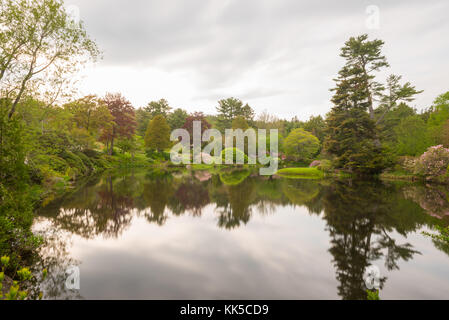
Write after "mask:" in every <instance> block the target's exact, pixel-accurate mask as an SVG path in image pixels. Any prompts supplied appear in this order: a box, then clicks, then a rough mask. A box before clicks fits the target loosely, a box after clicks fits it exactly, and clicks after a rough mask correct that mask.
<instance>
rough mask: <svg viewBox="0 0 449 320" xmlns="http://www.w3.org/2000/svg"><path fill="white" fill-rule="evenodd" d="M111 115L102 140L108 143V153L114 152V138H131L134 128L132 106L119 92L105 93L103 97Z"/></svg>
mask: <svg viewBox="0 0 449 320" xmlns="http://www.w3.org/2000/svg"><path fill="white" fill-rule="evenodd" d="M103 102H104V103H105V104H106V105H107V107H108V109H109V112H110V113H111V115H112V117H113V121H112V126H111V128H110V129H108V130H106V131H105V132H103V135H102V140H103V141H106V143H108V144H109V143H110V147H109V154H111V155H112V153H113V152H114V140H115V139H116V138H131V137H132V136H133V135H134V132H135V130H136V121H135V113H134V108H133V106H132V105H131V103H130V102H129V101H128V100H126V98H125V97H123V96H122V95H121V94H120V93H115V94H113V93H107V94H106V96H105V97H104V99H103Z"/></svg>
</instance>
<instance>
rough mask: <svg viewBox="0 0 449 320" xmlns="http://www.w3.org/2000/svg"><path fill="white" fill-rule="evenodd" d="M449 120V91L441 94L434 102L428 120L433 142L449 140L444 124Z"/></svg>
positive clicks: (440, 142)
mask: <svg viewBox="0 0 449 320" xmlns="http://www.w3.org/2000/svg"><path fill="white" fill-rule="evenodd" d="M448 120H449V91H448V92H446V93H443V94H441V95H439V96H438V97H437V98H436V99H435V101H434V102H433V105H432V108H431V112H430V115H429V120H428V121H427V126H428V132H429V136H430V138H431V139H432V144H443V142H445V141H447V138H446V137H445V135H444V134H445V133H447V132H446V131H445V130H443V129H444V125H445V124H446V122H447V121H448Z"/></svg>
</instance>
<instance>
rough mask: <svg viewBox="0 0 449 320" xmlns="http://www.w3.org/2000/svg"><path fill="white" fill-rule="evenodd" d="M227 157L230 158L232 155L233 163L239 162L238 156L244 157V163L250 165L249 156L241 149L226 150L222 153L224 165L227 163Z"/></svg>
mask: <svg viewBox="0 0 449 320" xmlns="http://www.w3.org/2000/svg"><path fill="white" fill-rule="evenodd" d="M226 155H228V157H229V158H230V157H231V155H232V162H233V163H236V162H237V155H239V156H240V157H243V161H244V163H248V156H247V155H246V154H245V153H244V152H243V151H242V150H240V149H237V148H226V149H224V150H223V151H222V152H221V159H222V160H223V163H226Z"/></svg>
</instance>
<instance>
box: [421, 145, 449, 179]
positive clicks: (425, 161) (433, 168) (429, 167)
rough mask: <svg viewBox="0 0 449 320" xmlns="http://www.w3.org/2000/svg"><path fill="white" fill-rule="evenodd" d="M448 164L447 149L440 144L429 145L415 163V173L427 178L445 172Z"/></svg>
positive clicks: (448, 154) (448, 153)
mask: <svg viewBox="0 0 449 320" xmlns="http://www.w3.org/2000/svg"><path fill="white" fill-rule="evenodd" d="M448 166H449V149H447V148H444V147H443V146H442V145H439V146H433V147H430V148H429V149H428V150H427V151H426V152H424V153H423V154H422V155H421V156H420V157H419V159H418V160H417V161H416V164H415V173H416V174H419V175H422V176H425V177H427V178H432V177H438V176H441V175H443V174H445V173H446V171H447V168H448Z"/></svg>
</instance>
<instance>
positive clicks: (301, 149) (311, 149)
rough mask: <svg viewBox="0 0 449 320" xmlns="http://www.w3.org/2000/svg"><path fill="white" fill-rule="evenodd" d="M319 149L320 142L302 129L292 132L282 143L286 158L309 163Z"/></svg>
mask: <svg viewBox="0 0 449 320" xmlns="http://www.w3.org/2000/svg"><path fill="white" fill-rule="evenodd" d="M319 149H320V141H319V140H318V138H317V137H315V136H314V135H313V134H311V133H310V132H307V131H305V130H304V129H301V128H299V129H295V130H293V131H292V132H291V133H290V134H289V135H288V137H287V138H286V139H285V141H284V151H285V153H286V154H287V156H289V157H291V158H293V159H295V160H297V161H303V162H309V161H311V160H312V158H313V156H314V155H316V153H317V152H318V150H319Z"/></svg>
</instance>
